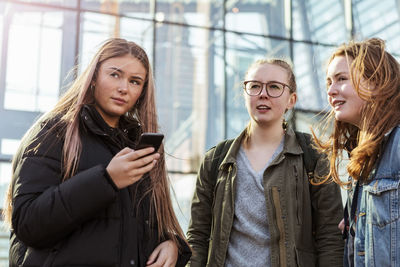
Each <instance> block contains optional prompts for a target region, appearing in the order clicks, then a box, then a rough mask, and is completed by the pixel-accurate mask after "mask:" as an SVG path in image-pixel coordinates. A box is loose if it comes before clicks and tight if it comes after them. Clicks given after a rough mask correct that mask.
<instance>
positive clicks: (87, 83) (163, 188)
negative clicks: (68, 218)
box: [4, 38, 185, 247]
mask: <svg viewBox="0 0 400 267" xmlns="http://www.w3.org/2000/svg"><path fill="white" fill-rule="evenodd" d="M125 55H132V56H133V57H135V58H136V59H138V60H139V61H140V62H141V63H142V64H143V67H144V68H145V69H146V71H147V77H146V79H145V83H144V86H143V91H142V94H141V96H140V97H139V101H138V102H137V103H136V104H135V105H134V107H133V108H132V110H130V111H129V112H128V113H127V114H126V115H125V116H127V118H128V119H135V120H138V121H139V122H140V124H141V125H142V131H144V132H157V131H158V123H157V112H156V105H155V85H154V78H153V73H152V68H151V66H150V62H149V59H148V57H147V54H146V52H145V51H144V50H143V49H142V48H141V47H140V46H139V45H137V44H136V43H134V42H129V41H126V40H124V39H121V38H111V39H109V40H107V41H106V42H104V44H103V45H102V46H101V48H100V49H99V51H98V52H97V53H96V54H95V56H94V57H93V59H92V61H91V62H90V64H89V65H88V67H87V68H86V69H85V70H84V71H83V72H82V74H80V75H79V77H78V78H77V79H76V80H75V81H74V82H73V83H72V85H71V86H70V87H69V89H68V90H67V91H66V92H65V94H64V95H63V96H62V97H61V98H60V100H59V101H58V103H57V104H56V105H55V107H54V108H53V109H52V110H51V111H49V112H48V113H46V114H44V115H43V116H42V117H41V118H40V119H39V120H38V121H37V122H36V123H35V124H34V125H33V126H32V127H31V129H30V130H29V131H28V132H27V133H26V134H25V136H24V137H23V138H22V141H21V145H20V148H19V151H18V152H17V153H16V155H21V152H23V150H24V149H25V148H26V147H27V146H28V145H29V144H30V143H31V142H32V140H33V138H34V137H35V136H36V134H37V133H38V131H39V130H40V125H41V124H42V122H46V121H48V120H50V119H52V118H55V117H57V118H60V120H59V123H58V124H59V125H62V126H63V128H64V130H65V142H64V145H63V155H62V156H63V157H62V158H63V180H67V179H69V178H70V177H71V176H73V175H74V174H75V173H76V170H77V166H78V163H79V159H80V154H81V150H82V144H81V140H80V135H79V119H80V116H79V114H80V112H81V109H82V107H83V106H84V105H85V104H91V103H94V96H93V92H92V90H91V84H92V82H93V81H95V79H96V76H97V72H98V70H99V68H100V65H101V64H102V63H103V62H104V61H105V60H107V59H110V58H114V57H121V56H125ZM55 128H56V127H55ZM159 152H160V154H161V157H160V159H159V160H158V161H157V163H156V165H155V167H154V168H153V170H152V171H151V172H150V177H151V185H150V188H149V190H147V191H146V192H145V195H147V194H150V203H151V204H150V220H151V224H155V223H156V224H157V227H158V230H159V235H160V236H159V239H160V240H161V239H165V238H168V239H171V240H173V241H174V242H175V243H176V244H177V245H178V247H180V246H179V242H178V240H177V237H176V236H177V235H178V236H179V237H180V238H181V239H183V240H185V238H184V234H183V231H182V229H181V227H180V225H179V223H178V220H177V218H176V216H175V213H174V210H173V207H172V202H171V197H170V187H169V186H170V184H169V180H168V176H167V173H166V168H165V157H164V151H163V147H161V148H160V150H159ZM19 159H20V156H19V157H14V159H13V170H15V167H16V165H17V164H18V161H19ZM11 187H12V183H10V186H9V190H8V193H7V199H6V206H5V213H4V214H5V217H6V221H8V222H9V223H10V222H11V212H12V205H11V203H12V188H11ZM153 218H154V219H156V222H154V221H152V219H153Z"/></svg>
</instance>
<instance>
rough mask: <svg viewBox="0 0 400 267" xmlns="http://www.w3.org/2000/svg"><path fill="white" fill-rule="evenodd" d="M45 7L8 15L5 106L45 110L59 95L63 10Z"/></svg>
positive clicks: (8, 107)
mask: <svg viewBox="0 0 400 267" xmlns="http://www.w3.org/2000/svg"><path fill="white" fill-rule="evenodd" d="M42 10H43V11H37V9H32V10H30V11H21V12H18V11H16V12H15V13H13V14H12V16H10V17H9V19H10V27H9V35H8V42H7V45H8V46H7V59H6V60H7V68H6V89H5V99H4V108H6V109H13V110H26V111H41V112H44V111H47V110H49V109H50V108H51V107H52V106H53V105H54V104H55V103H56V101H57V99H58V92H59V88H60V76H61V71H60V67H61V64H60V62H61V57H62V37H63V32H62V30H63V28H62V27H63V23H64V13H63V12H61V11H55V10H52V11H50V10H45V9H43V8H42ZM66 13H68V12H66ZM26 44H29V45H26Z"/></svg>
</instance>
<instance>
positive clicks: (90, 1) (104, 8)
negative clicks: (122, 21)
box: [81, 0, 153, 19]
mask: <svg viewBox="0 0 400 267" xmlns="http://www.w3.org/2000/svg"><path fill="white" fill-rule="evenodd" d="M151 2H152V0H150V1H149V0H81V8H82V9H86V10H91V11H99V12H102V13H107V14H119V15H123V16H129V17H132V18H147V19H150V18H153V15H152V14H151Z"/></svg>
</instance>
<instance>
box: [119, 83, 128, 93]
mask: <svg viewBox="0 0 400 267" xmlns="http://www.w3.org/2000/svg"><path fill="white" fill-rule="evenodd" d="M128 83H129V81H125V80H122V81H121V83H120V84H119V86H118V92H119V93H121V94H126V93H127V91H128Z"/></svg>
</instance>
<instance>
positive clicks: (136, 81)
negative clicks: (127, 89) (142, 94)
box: [130, 80, 141, 85]
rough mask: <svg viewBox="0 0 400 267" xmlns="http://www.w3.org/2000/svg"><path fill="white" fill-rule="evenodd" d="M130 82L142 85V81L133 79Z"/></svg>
mask: <svg viewBox="0 0 400 267" xmlns="http://www.w3.org/2000/svg"><path fill="white" fill-rule="evenodd" d="M130 83H131V84H133V85H141V82H140V81H138V80H131V81H130Z"/></svg>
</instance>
